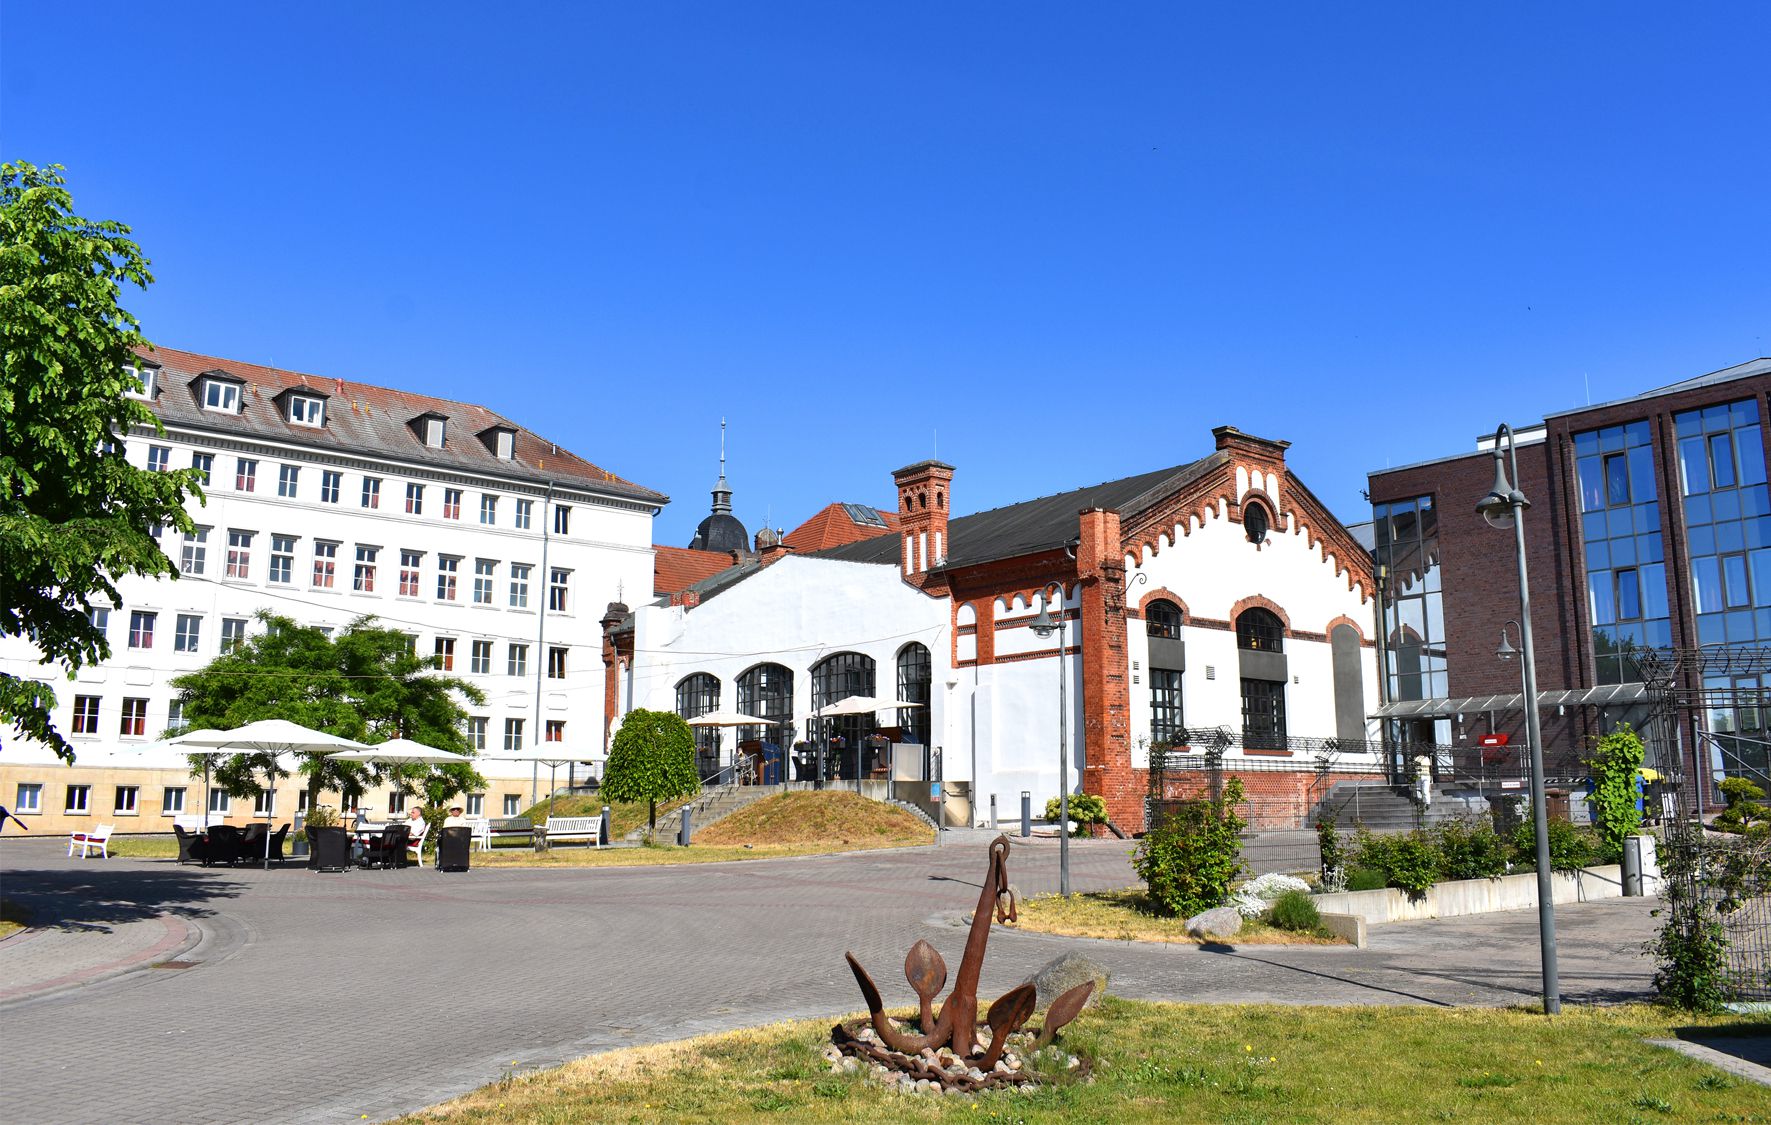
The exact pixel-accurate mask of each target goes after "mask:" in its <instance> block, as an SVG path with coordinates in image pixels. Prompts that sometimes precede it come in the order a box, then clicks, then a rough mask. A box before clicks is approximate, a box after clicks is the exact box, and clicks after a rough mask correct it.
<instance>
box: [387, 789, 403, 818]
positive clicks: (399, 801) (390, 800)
mask: <svg viewBox="0 0 1771 1125" xmlns="http://www.w3.org/2000/svg"><path fill="white" fill-rule="evenodd" d="M387 811H388V815H389V816H398V815H399V814H401V813H403V812H405V811H406V795H405V794H404V793H401V792H400V791H399V790H397V789H396V790H393V791H392V792H390V793H388V795H387Z"/></svg>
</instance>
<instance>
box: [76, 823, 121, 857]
mask: <svg viewBox="0 0 1771 1125" xmlns="http://www.w3.org/2000/svg"><path fill="white" fill-rule="evenodd" d="M116 830H117V826H116V825H115V824H95V825H93V826H92V831H90V832H70V833H68V854H69V855H70V856H71V855H73V854H74V849H75V848H79V849H80V858H81V859H85V858H86V854H87V852H88V851H89V850H90V849H92V848H97V849H98V854H99V857H100V858H101V859H109V858H111V852H110V843H111V833H113V832H115V831H116Z"/></svg>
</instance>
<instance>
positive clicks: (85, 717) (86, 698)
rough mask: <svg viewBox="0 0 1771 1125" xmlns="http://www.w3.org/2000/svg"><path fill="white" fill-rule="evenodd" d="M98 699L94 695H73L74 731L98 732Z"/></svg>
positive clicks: (78, 732)
mask: <svg viewBox="0 0 1771 1125" xmlns="http://www.w3.org/2000/svg"><path fill="white" fill-rule="evenodd" d="M98 701H99V697H98V696H96V695H76V696H75V697H74V733H75V734H97V733H98Z"/></svg>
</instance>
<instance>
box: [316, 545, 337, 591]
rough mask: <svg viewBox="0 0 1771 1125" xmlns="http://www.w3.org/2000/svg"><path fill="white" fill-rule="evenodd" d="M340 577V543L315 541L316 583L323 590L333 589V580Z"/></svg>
mask: <svg viewBox="0 0 1771 1125" xmlns="http://www.w3.org/2000/svg"><path fill="white" fill-rule="evenodd" d="M337 577H338V544H336V543H326V542H322V541H320V540H315V541H314V585H315V586H316V587H318V588H319V589H322V590H330V589H332V583H333V581H334V580H335V579H336V578H337Z"/></svg>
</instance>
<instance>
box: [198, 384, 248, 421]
mask: <svg viewBox="0 0 1771 1125" xmlns="http://www.w3.org/2000/svg"><path fill="white" fill-rule="evenodd" d="M203 409H204V410H215V411H219V412H221V413H223V414H238V413H239V412H240V387H239V384H237V383H228V382H224V381H222V380H220V379H205V380H203Z"/></svg>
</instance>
